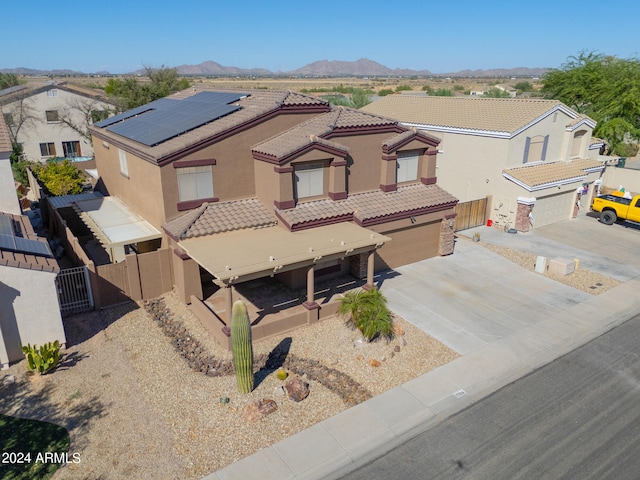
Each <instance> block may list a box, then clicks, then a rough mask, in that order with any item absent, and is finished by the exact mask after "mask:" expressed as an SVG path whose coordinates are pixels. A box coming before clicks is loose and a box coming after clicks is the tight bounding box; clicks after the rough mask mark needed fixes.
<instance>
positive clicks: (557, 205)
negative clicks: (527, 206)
mask: <svg viewBox="0 0 640 480" xmlns="http://www.w3.org/2000/svg"><path fill="white" fill-rule="evenodd" d="M575 199H576V192H575V190H570V191H568V192H562V193H556V194H555V195H547V196H546V197H537V198H536V203H535V205H534V207H533V228H537V227H543V226H545V225H549V224H551V223H556V222H561V221H563V220H569V218H571V213H572V212H573V204H574V203H575Z"/></svg>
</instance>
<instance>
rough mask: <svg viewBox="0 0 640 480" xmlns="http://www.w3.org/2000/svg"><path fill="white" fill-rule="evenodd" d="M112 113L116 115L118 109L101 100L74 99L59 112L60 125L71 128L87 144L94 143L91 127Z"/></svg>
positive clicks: (69, 100)
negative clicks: (90, 131)
mask: <svg viewBox="0 0 640 480" xmlns="http://www.w3.org/2000/svg"><path fill="white" fill-rule="evenodd" d="M110 113H116V107H113V108H111V107H109V106H107V105H106V104H105V103H104V102H101V101H99V100H94V99H90V98H84V97H83V98H80V97H72V98H69V99H68V100H67V101H66V105H65V106H64V107H63V108H61V109H60V110H59V111H58V120H59V121H60V123H59V124H58V125H59V126H60V127H63V126H67V127H69V128H70V129H72V130H73V131H74V132H76V133H77V134H78V135H80V136H81V137H82V138H84V139H85V140H86V141H87V142H89V143H92V137H91V133H89V125H92V124H93V123H95V122H98V121H100V120H104V119H105V118H107V117H108V116H109V114H110Z"/></svg>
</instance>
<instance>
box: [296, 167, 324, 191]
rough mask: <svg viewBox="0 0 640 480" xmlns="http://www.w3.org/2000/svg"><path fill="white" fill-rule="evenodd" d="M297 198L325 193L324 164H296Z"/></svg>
mask: <svg viewBox="0 0 640 480" xmlns="http://www.w3.org/2000/svg"><path fill="white" fill-rule="evenodd" d="M294 177H295V190H296V192H295V194H296V198H297V199H301V198H308V197H317V196H320V195H324V165H323V164H322V163H308V164H302V165H295V166H294Z"/></svg>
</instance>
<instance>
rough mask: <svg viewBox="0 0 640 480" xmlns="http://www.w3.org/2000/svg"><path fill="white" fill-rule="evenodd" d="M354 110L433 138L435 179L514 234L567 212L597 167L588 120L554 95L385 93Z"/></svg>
mask: <svg viewBox="0 0 640 480" xmlns="http://www.w3.org/2000/svg"><path fill="white" fill-rule="evenodd" d="M361 111H364V112H368V113H373V114H377V115H384V116H387V117H390V118H395V119H398V120H399V121H401V122H402V123H403V124H404V125H406V126H408V127H412V128H417V129H419V130H420V131H422V132H425V133H426V134H428V135H433V136H437V137H439V138H441V139H442V141H441V142H440V145H439V147H438V148H439V149H440V155H439V156H438V166H437V179H438V184H439V185H440V186H441V187H443V188H444V189H445V190H447V191H448V192H451V193H452V194H453V195H455V196H456V197H457V198H458V199H459V200H460V203H461V204H460V205H459V208H462V207H463V206H464V205H466V204H468V203H470V202H474V201H478V200H480V199H486V203H487V206H486V214H485V218H484V219H482V220H491V221H492V222H493V223H494V224H496V225H501V226H508V227H511V228H516V229H517V230H520V231H527V230H529V229H530V228H531V227H540V226H544V225H548V224H550V223H554V222H558V221H561V220H566V219H569V218H571V217H572V216H575V215H576V214H577V209H578V208H579V207H580V205H582V206H583V207H586V206H587V205H589V203H590V199H591V197H592V195H593V191H594V188H593V182H594V181H595V180H596V179H598V178H599V177H600V175H601V173H602V170H603V169H604V164H603V163H602V162H600V161H598V160H596V159H594V153H593V151H592V150H590V144H591V133H592V131H593V128H594V127H595V122H594V121H593V120H592V119H590V118H589V117H587V116H585V115H580V114H578V113H576V112H575V111H574V110H572V109H570V108H568V107H567V106H566V105H564V104H562V103H561V102H559V101H555V100H541V99H517V98H513V99H511V98H510V99H495V98H470V97H466V98H462V97H405V96H402V95H389V96H386V97H384V98H381V99H380V100H378V101H376V102H373V103H371V104H369V105H367V106H365V107H363V108H362V109H361ZM582 196H586V198H582V200H581V197H582ZM471 226H473V225H471ZM457 228H458V226H457Z"/></svg>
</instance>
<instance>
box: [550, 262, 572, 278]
mask: <svg viewBox="0 0 640 480" xmlns="http://www.w3.org/2000/svg"><path fill="white" fill-rule="evenodd" d="M575 270H576V262H575V260H569V259H568V258H552V259H551V260H549V273H552V274H555V275H562V276H564V275H569V274H570V273H573V272H574V271H575Z"/></svg>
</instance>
